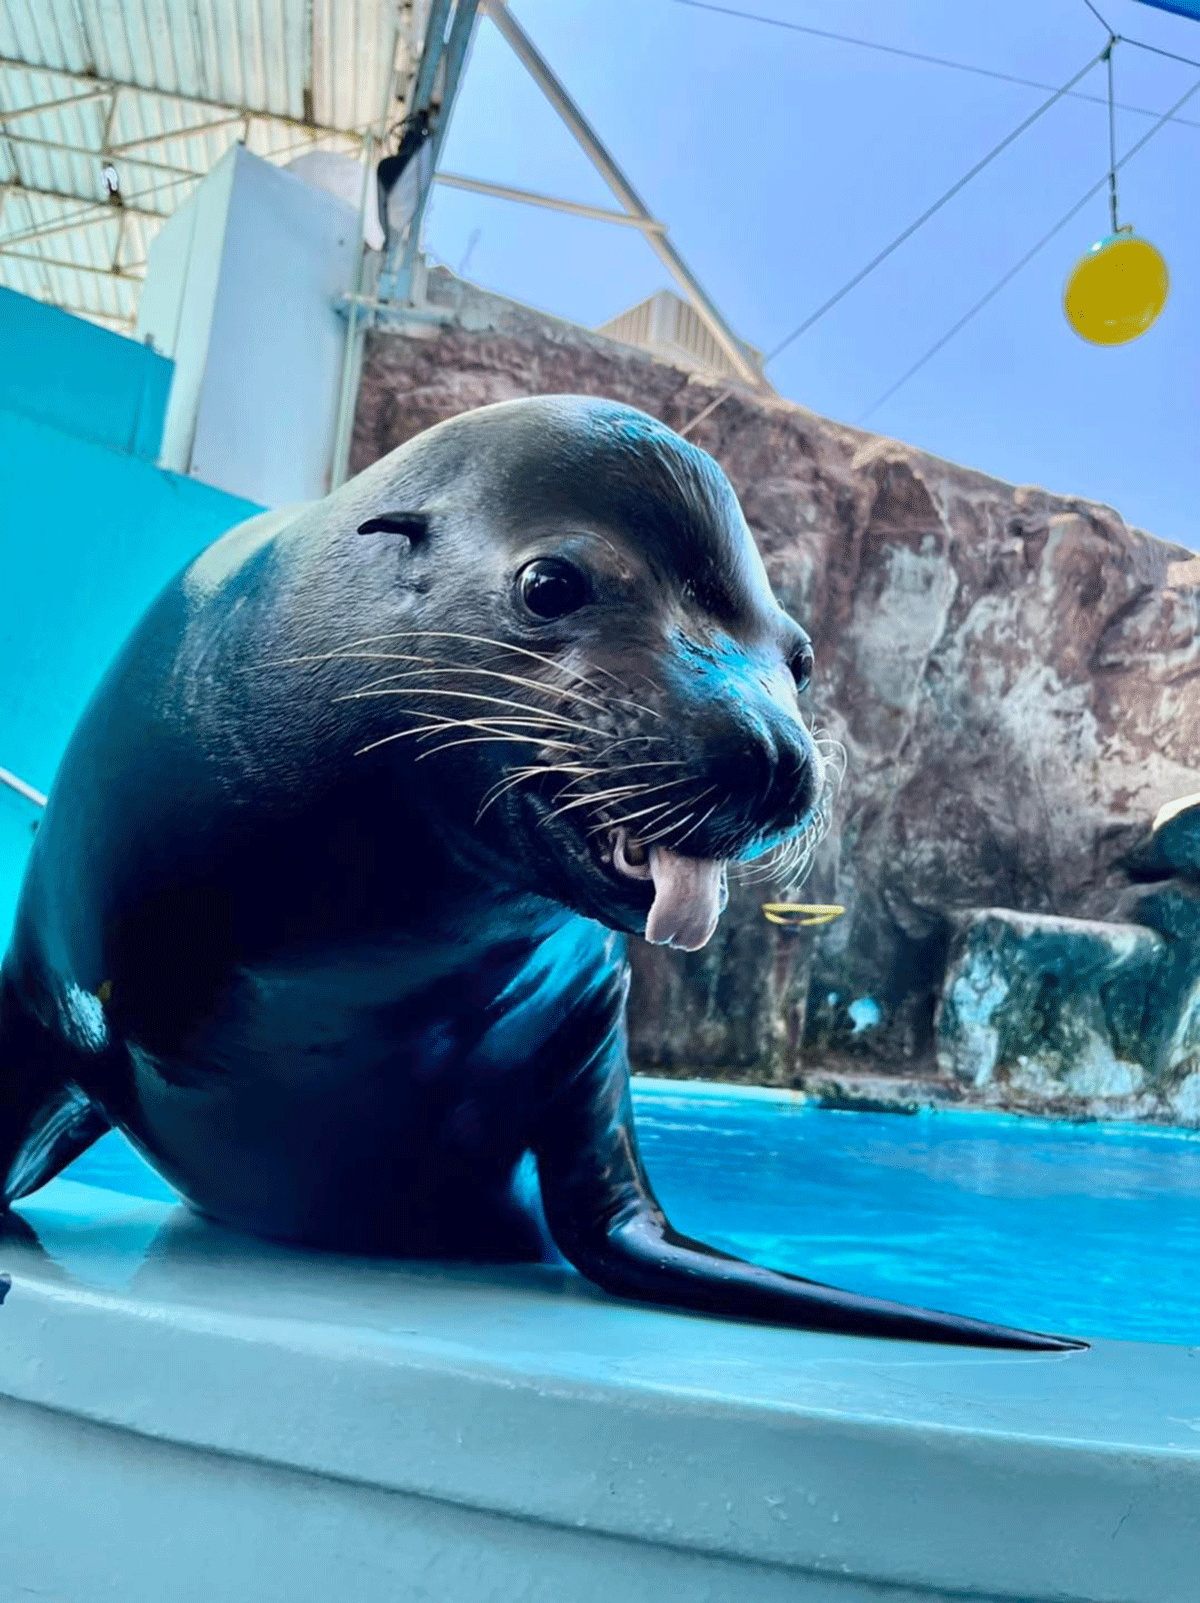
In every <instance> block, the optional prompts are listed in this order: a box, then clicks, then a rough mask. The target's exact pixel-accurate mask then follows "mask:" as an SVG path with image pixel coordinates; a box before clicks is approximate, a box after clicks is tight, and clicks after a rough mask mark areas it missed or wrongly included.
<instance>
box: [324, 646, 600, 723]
mask: <svg viewBox="0 0 1200 1603" xmlns="http://www.w3.org/2000/svg"><path fill="white" fill-rule="evenodd" d="M396 660H397V661H413V662H421V663H422V664H423V665H422V666H421V667H420V668H407V669H404V670H403V671H401V672H397V673H391V674H384V675H383V677H382V678H380V679H373V680H371V681H370V682H369V683H368V684H365V685H360V686H359V688H358V690H356V691H352V692H350V693H349V694H347V695H345V696H336V697H335V698H334V700H335V701H352V700H353V699H354V698H355V696H359V695H366V694H369V693H370V692H371V691H376V690H378V689H379V688H380V687H381V686H384V685H392V684H395V683H396V681H397V680H399V679H412V678H416V679H421V678H431V677H432V676H433V675H435V674H450V675H452V676H453V677H454V678H455V679H461V678H462V677H463V676H464V675H466V674H480V675H483V676H485V677H486V678H489V679H501V680H504V681H505V683H507V684H511V685H523V686H524V687H525V688H527V689H529V690H536V691H537V692H538V693H539V694H541V695H545V696H554V697H557V698H558V699H560V700H561V699H562V698H564V697H569V698H570V699H571V700H572V701H574V702H577V703H579V704H580V705H581V706H584V707H594V708H595V710H596V711H597V712H600V713H607V712H608V711H609V708H610V706H611V703H612V701H613V700H615V698H610V700H609V703H608V704H605V703H604V702H602V701H593V700H592V699H591V697H590V696H581V695H579V693H578V692H577V691H575V690H574V689H571V688H569V687H566V686H563V685H554V684H550V683H548V682H546V681H545V680H542V679H529V678H527V677H525V676H524V675H522V674H513V673H505V672H503V671H502V670H501V669H499V668H476V667H474V666H470V665H467V664H462V665H459V664H454V665H453V666H447V665H445V664H438V663H432V662H430V661H429V660H428V659H425V658H419V657H397V658H396ZM462 693H463V694H464V695H466V694H469V692H466V691H464V692H462ZM531 710H534V711H539V712H540V711H542V710H543V709H541V708H535V709H531ZM547 713H548V716H553V717H560V716H562V715H561V714H557V713H550V712H549V710H548V709H547Z"/></svg>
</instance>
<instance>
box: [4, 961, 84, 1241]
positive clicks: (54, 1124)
mask: <svg viewBox="0 0 1200 1603" xmlns="http://www.w3.org/2000/svg"><path fill="white" fill-rule="evenodd" d="M77 1066H78V1065H77V1062H76V1060H75V1058H74V1056H73V1055H72V1054H71V1052H70V1050H69V1048H68V1047H67V1046H65V1045H64V1043H62V1042H61V1041H59V1040H57V1039H56V1038H55V1037H54V1036H53V1035H51V1033H50V1032H49V1031H48V1030H46V1029H45V1028H44V1027H43V1026H42V1025H41V1024H40V1023H39V1022H38V1021H37V1020H36V1019H35V1018H33V1017H32V1015H31V1014H30V1013H29V1011H28V1010H27V1009H26V1008H25V1006H24V1004H23V1003H22V1001H21V999H20V996H19V995H18V993H17V991H16V989H15V987H14V986H13V985H12V983H11V981H10V980H9V979H8V977H7V976H4V977H3V978H0V1213H2V1212H3V1211H4V1209H6V1208H7V1207H8V1206H9V1204H10V1203H13V1202H16V1201H17V1199H18V1198H19V1197H24V1196H28V1194H29V1193H30V1192H31V1191H36V1190H37V1189H38V1187H39V1186H44V1185H45V1184H46V1182H47V1181H48V1180H52V1179H53V1178H54V1176H55V1175H56V1174H58V1173H60V1171H61V1170H63V1169H65V1168H66V1166H67V1165H68V1164H69V1163H72V1162H73V1161H74V1160H75V1159H76V1158H77V1157H79V1155H80V1153H82V1152H86V1151H87V1149H88V1147H90V1146H91V1145H92V1143H93V1142H94V1141H97V1140H99V1138H100V1137H101V1136H102V1135H104V1133H105V1132H106V1131H107V1130H108V1128H109V1123H108V1120H107V1119H106V1118H105V1117H104V1115H103V1114H102V1113H100V1112H99V1110H98V1109H97V1108H96V1107H95V1106H94V1105H93V1103H92V1102H91V1101H90V1100H89V1098H88V1097H87V1096H86V1095H85V1094H84V1092H83V1091H81V1090H80V1089H79V1087H78V1086H77V1085H76V1084H75V1083H74V1080H73V1078H72V1075H73V1073H74V1072H75V1070H76V1068H77Z"/></svg>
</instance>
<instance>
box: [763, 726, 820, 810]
mask: <svg viewBox="0 0 1200 1603" xmlns="http://www.w3.org/2000/svg"><path fill="white" fill-rule="evenodd" d="M770 742H771V747H772V751H771V756H770V761H769V766H770V774H771V777H770V782H769V786H768V789H767V797H766V807H767V810H768V811H769V812H770V813H771V814H772V815H773V816H774V817H776V818H778V819H779V820H780V821H781V822H788V823H798V822H799V821H800V819H802V818H803V817H804V815H805V814H806V813H807V812H808V810H809V808H810V807H811V806H812V805H813V803H814V802H815V801H816V799H817V797H818V796H819V795H820V792H821V786H822V784H823V783H824V768H823V765H822V762H821V757H820V753H819V752H818V751H817V748H816V747H815V746H814V745H813V741H812V736H811V735H810V734H809V733H808V730H807V729H806V728H805V727H804V725H803V724H802V723H800V722H799V720H798V719H789V720H787V721H785V720H784V719H782V718H773V719H772V720H771V724H770Z"/></svg>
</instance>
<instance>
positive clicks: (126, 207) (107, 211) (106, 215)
mask: <svg viewBox="0 0 1200 1603" xmlns="http://www.w3.org/2000/svg"><path fill="white" fill-rule="evenodd" d="M97 154H99V153H98V152H97V151H93V152H92V155H93V156H95V155H97ZM192 176H193V177H194V178H195V179H196V180H197V182H199V179H200V174H199V173H193V174H192ZM0 184H3V186H4V187H5V188H7V189H10V190H11V191H12V192H13V194H14V195H41V196H42V198H43V199H45V200H66V201H70V202H71V203H72V205H74V204H76V203H77V202H82V203H83V204H84V205H87V206H98V207H99V208H100V211H99V212H98V214H97V215H96V216H95V217H74V218H72V219H71V222H70V224H69V225H66V226H69V227H71V228H76V227H80V226H84V225H86V224H88V223H93V222H95V223H99V222H110V223H111V222H115V221H116V219H117V217H118V216H119V215H120V213H121V212H122V211H130V212H133V213H135V214H136V215H137V216H138V217H157V218H159V219H162V218H166V217H169V216H170V215H171V214H170V212H163V211H156V210H155V209H154V207H152V206H137V205H134V203H133V202H132V201H128V200H125V201H122V202H121V204H120V205H119V206H118V205H114V204H113V203H112V202H111V201H110V202H107V203H106V202H105V201H103V200H99V199H98V198H97V197H96V196H95V195H81V194H79V193H78V191H72V190H69V189H43V188H42V187H41V185H40V184H25V183H22V182H21V181H20V179H17V178H5V179H0ZM58 221H59V219H58V218H56V217H47V219H46V227H47V230H50V229H53V228H55V227H56V226H57V224H58ZM39 234H40V229H39ZM23 237H24V238H26V239H30V238H33V237H34V236H33V235H32V234H25V235H23ZM7 243H8V241H7V240H6V239H5V238H4V237H3V236H0V244H7Z"/></svg>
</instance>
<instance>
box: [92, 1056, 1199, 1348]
mask: <svg viewBox="0 0 1200 1603" xmlns="http://www.w3.org/2000/svg"><path fill="white" fill-rule="evenodd" d="M635 1094H636V1100H637V1112H638V1128H639V1131H640V1133H641V1139H642V1143H643V1147H644V1151H645V1156H646V1162H647V1166H648V1168H649V1170H650V1173H651V1176H652V1178H653V1180H654V1184H655V1186H656V1188H657V1190H658V1193H659V1196H660V1198H661V1199H662V1202H663V1204H664V1205H665V1207H666V1208H667V1210H668V1212H669V1213H670V1215H671V1218H672V1219H673V1221H674V1223H675V1224H676V1225H677V1226H678V1228H680V1229H681V1230H685V1231H689V1232H691V1233H694V1234H696V1235H698V1236H700V1237H701V1238H702V1239H704V1240H706V1241H710V1242H712V1244H713V1245H714V1246H719V1247H723V1248H724V1249H725V1250H726V1251H728V1252H735V1253H738V1254H741V1255H743V1256H746V1257H749V1258H752V1259H755V1260H757V1261H759V1262H762V1263H769V1264H772V1265H774V1266H776V1267H778V1268H781V1269H790V1270H792V1271H793V1272H794V1273H797V1274H803V1275H807V1276H809V1277H811V1278H813V1279H816V1280H826V1281H830V1282H832V1283H833V1284H835V1285H843V1286H847V1287H850V1288H851V1289H853V1290H855V1291H860V1292H864V1293H869V1294H872V1295H875V1296H881V1297H893V1298H896V1299H898V1300H900V1301H904V1302H916V1303H922V1304H925V1305H926V1306H931V1307H936V1308H948V1309H951V1310H952V1311H953V1312H955V1313H962V1314H970V1315H972V1316H974V1317H975V1318H980V1319H993V1320H997V1321H999V1322H1001V1323H1005V1324H1016V1325H1022V1326H1026V1327H1028V1328H1031V1329H1035V1330H1052V1331H1055V1332H1060V1333H1062V1334H1064V1335H1079V1336H1085V1337H1110V1338H1114V1339H1117V1340H1125V1341H1148V1342H1173V1343H1183V1344H1190V1343H1194V1342H1196V1341H1197V1340H1198V1339H1200V1293H1198V1292H1197V1290H1196V1283H1195V1265H1196V1264H1197V1263H1198V1262H1200V1132H1188V1131H1172V1130H1162V1129H1158V1128H1154V1129H1151V1128H1142V1127H1135V1126H1129V1125H1098V1124H1093V1125H1067V1124H1055V1123H1050V1122H1048V1121H1044V1120H1038V1119H1021V1118H1014V1117H1009V1116H1004V1115H992V1114H982V1113H930V1114H920V1115H916V1116H909V1117H904V1116H900V1115H896V1114H871V1113H857V1112H856V1113H845V1112H837V1111H832V1110H828V1109H822V1108H817V1107H815V1106H812V1105H809V1104H805V1103H803V1102H801V1101H800V1100H799V1099H798V1098H795V1097H790V1096H788V1095H786V1094H779V1093H776V1094H771V1093H761V1094H757V1095H755V1094H749V1095H748V1094H747V1093H746V1092H745V1091H744V1090H740V1089H738V1090H731V1089H726V1088H723V1087H720V1086H716V1085H710V1086H699V1085H696V1084H688V1085H687V1087H686V1089H685V1088H683V1087H682V1086H680V1085H678V1084H672V1083H671V1082H668V1081H647V1080H641V1081H636V1082H635ZM67 1178H69V1179H71V1180H77V1181H81V1182H83V1183H85V1184H89V1185H99V1186H104V1187H105V1188H107V1189H111V1190H114V1191H121V1192H125V1193H126V1194H128V1195H131V1196H137V1197H145V1198H149V1199H154V1200H162V1201H168V1200H170V1199H171V1197H172V1192H171V1191H170V1190H169V1189H168V1187H167V1186H166V1185H165V1184H164V1182H163V1181H161V1180H160V1179H159V1178H158V1176H157V1175H155V1174H154V1172H153V1171H152V1170H150V1169H149V1168H148V1167H147V1166H146V1165H145V1164H144V1163H143V1162H142V1160H141V1159H140V1158H139V1157H138V1156H137V1155H136V1154H135V1153H134V1152H133V1151H132V1150H131V1149H130V1148H129V1147H128V1146H127V1145H126V1143H125V1142H124V1141H123V1140H122V1139H121V1137H119V1136H116V1135H113V1136H108V1137H106V1138H105V1139H104V1140H103V1141H101V1142H99V1143H97V1145H96V1146H95V1147H93V1148H92V1149H91V1151H90V1152H87V1153H85V1154H84V1156H83V1157H82V1158H80V1159H79V1160H78V1161H77V1162H76V1163H75V1164H74V1165H73V1166H72V1168H71V1169H70V1170H69V1171H68V1174H67Z"/></svg>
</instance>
